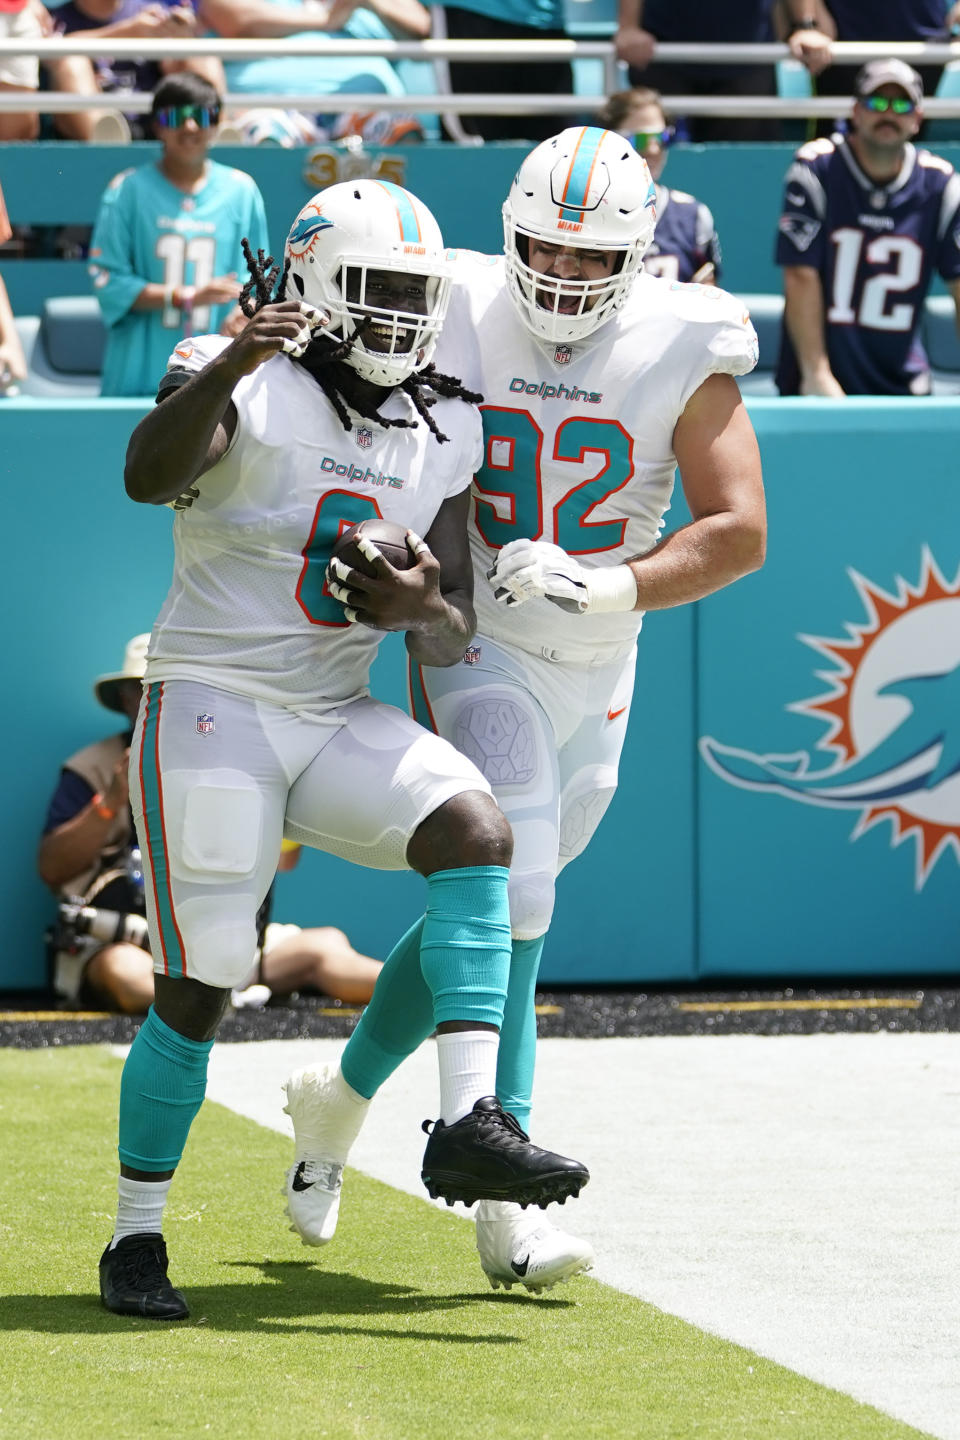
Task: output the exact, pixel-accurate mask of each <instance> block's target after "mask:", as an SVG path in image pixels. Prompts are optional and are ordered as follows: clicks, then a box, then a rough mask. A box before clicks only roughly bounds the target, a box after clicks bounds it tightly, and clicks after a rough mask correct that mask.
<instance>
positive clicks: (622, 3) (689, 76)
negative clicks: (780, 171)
mask: <svg viewBox="0 0 960 1440" xmlns="http://www.w3.org/2000/svg"><path fill="white" fill-rule="evenodd" d="M787 3H788V4H789V5H790V6H792V5H794V4H798V3H799V0H787ZM774 39H775V34H774V28H773V0H741V3H740V4H738V5H716V4H704V3H703V0H619V9H618V17H617V33H616V36H615V40H614V44H615V46H616V52H617V55H618V57H619V58H620V59H621V60H625V61H626V62H627V65H628V67H629V76H630V83H631V85H648V86H650V87H651V88H654V87H655V88H656V89H658V90H660V91H662V92H663V93H664V94H665V95H668V96H669V95H671V94H674V95H704V96H710V97H711V98H713V97H714V96H735V97H736V96H751V95H766V96H772V95H775V94H776V91H777V87H776V75H775V72H774V68H773V66H772V65H730V64H725V63H723V64H721V63H717V64H709V65H703V64H696V65H691V64H679V63H677V62H676V61H669V62H661V61H658V60H657V59H656V53H657V46H658V44H659V43H660V42H661V41H662V42H664V43H665V44H666V43H673V44H676V43H686V44H690V43H697V44H704V45H721V44H737V45H759V44H764V43H769V42H770V41H772V40H774ZM684 125H685V128H686V131H687V136H688V138H689V139H690V140H695V141H709V140H776V139H777V138H778V137H779V134H780V128H779V124H778V122H777V121H776V120H765V119H752V118H728V117H724V116H715V115H696V116H689V117H687V118H686V119H685V121H684Z"/></svg>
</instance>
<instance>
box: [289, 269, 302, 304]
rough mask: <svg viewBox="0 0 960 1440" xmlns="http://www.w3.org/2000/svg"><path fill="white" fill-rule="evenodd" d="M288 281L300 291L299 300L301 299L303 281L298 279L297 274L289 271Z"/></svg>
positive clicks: (294, 271)
mask: <svg viewBox="0 0 960 1440" xmlns="http://www.w3.org/2000/svg"><path fill="white" fill-rule="evenodd" d="M290 279H291V280H292V281H293V283H294V285H296V287H297V289H298V290H299V291H300V298H301V299H303V281H302V280H301V279H300V276H299V275H298V274H297V272H296V270H291V271H290Z"/></svg>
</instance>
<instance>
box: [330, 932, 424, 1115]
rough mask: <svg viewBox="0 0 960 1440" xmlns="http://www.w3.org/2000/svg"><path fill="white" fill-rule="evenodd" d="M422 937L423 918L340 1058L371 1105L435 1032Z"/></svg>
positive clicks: (388, 967)
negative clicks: (403, 1065) (421, 947)
mask: <svg viewBox="0 0 960 1440" xmlns="http://www.w3.org/2000/svg"><path fill="white" fill-rule="evenodd" d="M422 935H423V917H422V916H421V918H420V919H419V920H418V921H417V923H416V924H415V925H412V926H411V927H410V929H409V930H408V931H407V933H406V935H404V937H403V939H402V940H399V941H398V942H397V944H396V945H395V946H394V947H393V949H392V950H391V951H390V954H389V955H388V956H387V958H386V960H385V961H384V962H383V969H382V970H381V971H380V974H379V975H378V976H377V983H376V986H375V987H374V991H373V995H372V997H371V999H370V1004H369V1005H368V1006H367V1008H366V1009H365V1010H364V1012H363V1014H362V1015H361V1016H360V1019H359V1021H358V1023H357V1026H356V1028H355V1030H354V1032H353V1034H352V1035H351V1036H350V1039H349V1040H348V1041H347V1045H346V1049H345V1050H344V1052H343V1055H342V1057H341V1059H340V1069H341V1070H342V1072H343V1078H344V1080H346V1082H347V1084H348V1085H350V1086H352V1088H353V1089H354V1090H356V1092H357V1094H358V1095H363V1096H364V1098H365V1099H367V1100H369V1099H370V1098H371V1096H373V1095H375V1094H376V1093H377V1091H378V1090H379V1088H380V1086H381V1085H382V1084H383V1082H384V1080H386V1079H387V1078H388V1077H389V1076H390V1075H392V1074H393V1072H394V1070H396V1068H397V1066H398V1065H401V1064H402V1063H403V1061H404V1060H406V1058H407V1056H408V1055H412V1054H413V1052H414V1050H416V1049H418V1048H419V1046H420V1045H422V1044H423V1042H424V1040H426V1039H427V1037H428V1036H429V1035H432V1033H433V997H432V995H431V994H430V988H429V986H428V985H427V982H426V981H425V980H424V978H423V972H422V970H421V969H420V939H421V936H422Z"/></svg>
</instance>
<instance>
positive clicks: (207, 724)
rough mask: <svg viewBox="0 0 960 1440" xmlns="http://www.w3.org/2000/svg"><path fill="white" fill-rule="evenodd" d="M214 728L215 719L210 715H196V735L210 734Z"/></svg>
mask: <svg viewBox="0 0 960 1440" xmlns="http://www.w3.org/2000/svg"><path fill="white" fill-rule="evenodd" d="M215 728H216V721H215V720H214V718H213V716H212V715H198V716H197V734H198V735H212V734H213V732H214V729H215Z"/></svg>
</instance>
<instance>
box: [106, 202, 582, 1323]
mask: <svg viewBox="0 0 960 1440" xmlns="http://www.w3.org/2000/svg"><path fill="white" fill-rule="evenodd" d="M247 258H248V263H249V264H250V268H251V275H252V279H251V282H250V284H249V285H248V286H247V287H246V289H245V291H244V295H243V308H244V310H245V313H246V314H247V315H248V316H249V317H250V318H249V320H248V323H247V324H246V326H245V327H244V328H243V330H242V331H241V332H240V333H239V334H238V335H237V336H236V338H234V339H233V340H229V339H226V338H225V337H221V336H206V337H202V338H200V339H195V340H190V341H188V342H184V343H181V344H180V345H178V346H177V349H176V351H175V352H174V355H173V357H172V358H171V361H170V366H169V369H168V372H167V375H166V376H165V378H164V380H163V382H161V386H160V393H159V399H160V402H161V403H159V404H158V406H157V407H156V408H155V409H154V411H153V412H152V413H151V414H149V415H148V416H147V417H146V418H145V419H144V420H142V421H141V422H140V424H139V425H138V426H137V428H136V430H135V431H134V434H133V436H132V438H131V441H130V445H129V448H128V452H127V466H126V485H127V491H128V494H130V495H131V497H132V498H133V499H135V500H139V501H143V502H147V503H152V504H172V505H173V506H174V508H175V509H177V511H178V513H177V516H176V519H175V522H174V537H175V561H174V577H173V583H172V586H171V589H170V592H169V594H168V596H167V599H166V602H165V604H164V606H163V608H162V610H161V612H160V615H159V617H158V619H157V622H156V624H155V626H154V629H153V633H152V636H151V640H150V646H149V651H148V658H147V671H146V677H145V681H144V697H143V702H142V704H141V708H140V715H139V718H138V722H137V728H136V732H135V735H134V741H133V745H132V747H131V785H130V790H131V803H132V807H133V812H134V817H135V821H136V825H137V832H138V835H139V838H140V844H141V850H142V854H143V858H144V871H145V879H146V892H147V911H148V918H149V923H150V930H151V940H152V952H153V955H154V959H155V968H156V972H157V973H156V982H155V996H156V998H155V1003H154V1006H153V1008H151V1010H150V1011H149V1012H148V1015H147V1019H146V1021H145V1023H144V1025H143V1027H142V1028H141V1030H140V1031H139V1033H138V1035H137V1038H136V1040H135V1041H134V1043H133V1046H132V1047H131V1050H130V1053H129V1056H128V1058H127V1061H126V1064H125V1066H124V1071H123V1080H122V1086H121V1096H120V1146H119V1153H120V1160H121V1178H120V1181H119V1207H118V1216H117V1224H116V1229H115V1233H114V1236H113V1239H112V1241H111V1243H110V1244H109V1245H108V1246H107V1248H106V1250H105V1252H104V1254H103V1257H102V1259H101V1262H100V1284H101V1296H102V1298H103V1302H104V1304H105V1305H106V1306H107V1307H108V1308H109V1309H111V1310H114V1311H117V1312H118V1313H122V1314H139V1315H148V1316H153V1317H155V1318H164V1319H180V1318H182V1317H183V1316H185V1315H186V1314H187V1313H188V1307H187V1304H186V1301H185V1299H184V1297H183V1295H182V1293H181V1292H180V1291H179V1290H176V1289H175V1288H174V1287H173V1286H172V1285H171V1283H170V1281H169V1279H168V1276H167V1252H166V1246H165V1243H164V1240H163V1237H162V1215H163V1209H164V1204H165V1200H166V1195H167V1191H168V1190H169V1186H170V1180H171V1178H172V1175H173V1172H174V1170H175V1168H176V1166H177V1163H178V1161H179V1159H180V1156H181V1154H182V1151H183V1147H184V1144H185V1143H186V1138H187V1134H188V1132H189V1129H190V1125H191V1123H192V1120H193V1117H194V1115H195V1114H196V1112H197V1110H198V1109H199V1106H200V1104H201V1102H202V1099H203V1093H204V1088H205V1082H206V1067H207V1058H208V1054H209V1051H210V1048H211V1046H212V1044H213V1038H214V1035H215V1033H216V1029H217V1025H218V1023H219V1021H220V1018H221V1016H222V1014H223V1011H224V1009H225V1007H226V1006H227V1004H228V1003H229V999H230V990H231V987H232V986H234V985H236V984H237V983H238V982H239V981H240V979H241V978H242V977H243V976H244V975H245V974H246V972H247V970H248V969H249V966H250V961H251V957H252V955H253V952H254V947H255V944H256V929H255V916H256V912H257V909H258V907H259V905H260V904H261V902H262V900H263V897H264V895H265V893H266V890H267V887H268V886H269V883H270V880H271V879H272V876H273V873H274V871H275V868H276V863H277V859H278V856H279V853H280V846H281V841H282V839H283V838H284V836H286V838H288V839H290V840H294V841H298V842H300V843H302V844H306V845H312V846H314V847H316V848H318V849H321V850H325V851H327V852H329V853H332V854H337V855H340V856H342V857H344V858H345V859H348V860H354V861H357V862H359V863H360V864H364V865H370V866H374V867H377V868H381V869H391V868H392V869H399V868H407V867H409V868H412V869H414V870H417V871H419V872H420V874H422V875H424V876H425V877H426V881H427V892H428V893H427V908H426V914H425V916H424V919H423V921H422V922H421V925H420V926H419V927H418V934H421V935H422V941H423V946H422V949H423V970H422V974H420V973H418V977H417V985H416V987H415V993H414V1006H415V1015H414V1020H413V1022H412V1024H413V1025H419V1005H420V1001H421V995H420V985H421V983H423V980H424V977H425V983H426V985H427V987H428V991H429V993H430V994H431V995H432V996H433V997H434V1010H435V1014H434V1023H435V1027H436V1029H437V1032H438V1055H439V1067H440V1111H441V1118H440V1119H439V1120H438V1121H437V1122H436V1123H435V1124H434V1126H433V1127H432V1130H431V1133H430V1139H429V1141H428V1144H427V1148H426V1151H425V1154H424V1161H423V1179H424V1183H425V1184H426V1186H427V1188H428V1190H429V1191H430V1193H431V1194H433V1195H442V1196H443V1197H444V1198H446V1199H447V1200H448V1201H449V1202H452V1201H453V1200H454V1199H461V1200H473V1199H476V1198H477V1197H491V1198H509V1199H511V1200H516V1201H518V1202H520V1203H522V1204H531V1203H532V1204H537V1205H545V1204H547V1203H548V1202H549V1201H550V1200H551V1199H557V1198H561V1197H563V1196H565V1195H567V1194H576V1193H577V1191H578V1190H579V1189H580V1187H581V1185H583V1184H584V1183H585V1181H586V1180H587V1178H588V1176H587V1172H586V1170H585V1169H584V1167H583V1166H582V1165H579V1164H578V1163H577V1162H576V1161H573V1160H567V1159H565V1158H564V1157H562V1156H559V1155H555V1154H552V1153H551V1152H549V1151H545V1150H540V1149H538V1148H537V1147H536V1146H533V1145H531V1144H530V1142H529V1140H528V1138H527V1137H526V1136H525V1135H524V1133H523V1132H522V1130H521V1129H520V1127H519V1125H518V1124H517V1122H516V1121H515V1120H514V1119H513V1117H512V1116H509V1115H507V1114H506V1113H505V1112H504V1111H503V1110H502V1109H501V1107H500V1106H499V1103H498V1102H497V1101H496V1099H495V1094H494V1092H495V1088H496V1065H497V1047H498V1032H499V1028H500V1023H501V1019H502V1014H503V1005H504V998H505V993H506V988H507V981H508V970H509V963H510V923H509V911H508V901H507V876H508V869H507V867H508V866H509V863H510V858H511V850H512V840H511V835H510V827H509V825H508V823H507V821H506V820H505V819H504V817H503V814H502V812H501V811H500V809H499V808H498V806H497V804H496V802H495V801H494V800H493V798H492V794H491V790H490V785H489V783H488V781H487V780H485V779H484V777H483V776H482V774H481V773H480V771H479V770H478V769H477V768H476V767H475V766H474V765H473V764H472V763H471V762H470V761H469V760H467V759H466V758H465V757H464V756H463V755H462V754H460V753H459V752H458V751H457V750H456V749H454V747H453V746H452V745H451V744H449V742H447V741H445V740H442V739H441V738H439V737H438V736H437V735H436V734H434V733H432V732H430V731H427V730H424V729H422V728H421V727H420V726H419V725H417V724H416V723H415V722H414V721H413V720H411V719H410V718H409V717H408V716H407V715H406V714H404V713H403V712H402V711H400V710H397V709H395V708H394V707H392V706H388V705H384V704H381V703H380V702H378V701H376V700H374V699H373V698H372V697H371V696H370V694H369V690H368V672H369V667H370V664H371V661H372V659H373V657H374V655H375V653H376V649H377V646H378V644H379V643H380V641H381V639H382V638H383V633H384V632H385V631H389V630H397V631H403V632H404V633H405V637H406V645H407V649H408V651H409V653H410V655H411V656H413V657H415V658H416V660H417V662H418V663H423V664H430V665H448V664H452V663H456V661H457V660H458V659H459V658H460V656H461V655H462V654H463V650H464V646H465V645H466V644H467V642H468V641H469V639H470V637H471V635H472V633H473V628H474V613H473V607H472V601H471V591H472V575H471V565H470V555H469V546H468V543H467V538H466V524H465V521H466V513H467V508H468V503H469V484H470V477H471V475H472V473H473V471H474V470H475V469H476V467H477V465H478V463H479V451H480V425H479V420H478V417H477V412H476V410H475V408H474V407H473V406H472V404H470V403H469V402H470V401H471V400H473V399H476V398H477V397H476V396H471V395H470V394H469V393H468V392H466V391H464V389H463V387H462V385H461V384H460V382H459V381H458V380H457V379H455V378H453V377H452V376H450V375H446V374H444V373H442V372H439V371H438V370H437V369H436V368H435V367H434V366H433V363H432V362H433V355H434V352H435V349H436V345H437V340H438V337H439V332H440V327H441V325H442V322H443V318H444V314H445V311H446V308H447V301H448V294H449V289H450V273H449V264H448V262H447V260H446V258H445V253H444V249H443V242H442V240H441V238H440V232H439V230H438V228H437V225H436V222H435V220H434V219H433V216H432V215H431V214H430V212H429V211H428V210H427V209H426V207H425V206H424V205H422V204H421V203H420V201H419V200H417V199H416V198H415V197H414V196H412V195H410V194H409V193H408V192H407V191H405V190H403V189H401V188H400V187H399V186H395V185H390V184H386V183H383V182H379V181H372V180H359V181H351V182H349V183H348V184H342V185H335V186H332V187H330V188H329V189H327V190H325V191H324V192H322V193H321V194H319V195H317V196H315V197H314V198H313V200H311V201H310V202H309V203H308V204H307V205H306V206H305V207H304V209H303V210H302V211H301V213H300V214H299V215H298V216H297V219H296V221H295V222H294V225H293V228H292V230H291V231H290V235H289V237H288V240H287V247H286V263H285V266H284V270H283V276H282V279H281V283H280V286H279V292H278V297H277V299H276V301H275V300H274V297H273V295H272V291H273V285H274V282H275V280H276V275H277V271H276V269H274V270H272V271H271V270H269V267H270V265H271V263H272V262H271V261H269V260H265V258H264V256H263V252H262V251H261V252H260V254H259V256H258V257H256V259H255V258H254V257H253V256H252V254H250V253H249V247H248V252H247ZM368 516H381V517H383V518H384V519H387V520H392V521H396V522H399V523H400V524H402V525H404V526H405V527H407V544H408V547H409V549H410V552H411V556H412V563H411V566H410V568H409V569H407V570H403V571H401V570H397V569H394V568H393V567H392V566H391V565H390V564H389V563H388V562H387V560H386V559H385V558H384V557H383V556H382V555H381V554H380V553H379V552H378V551H377V550H376V549H375V548H374V547H371V546H370V545H369V543H368V544H367V547H366V550H365V552H364V553H365V554H366V556H367V559H368V561H369V562H370V563H371V565H372V567H373V570H374V572H375V573H374V575H373V576H372V577H365V576H364V575H363V574H361V573H360V572H359V571H357V570H351V569H349V568H347V567H345V566H344V565H343V563H342V562H340V561H335V562H333V566H332V567H331V579H332V581H333V585H332V590H333V594H332V595H331V593H330V590H329V589H328V587H327V585H326V583H325V577H326V576H327V568H328V561H329V560H330V554H331V549H332V547H333V545H334V543H335V542H336V540H337V538H338V536H339V535H340V533H341V531H342V530H343V529H344V528H345V527H346V526H349V525H350V524H351V523H353V522H355V521H358V520H360V519H362V518H364V517H368ZM421 534H423V535H425V536H426V540H421V539H420V538H419V536H420V535H421ZM408 951H409V947H408V946H406V947H402V953H403V957H404V964H406V962H407V956H408ZM390 963H391V962H390V960H389V959H388V961H387V964H386V969H387V970H388V971H389V969H390ZM391 990H392V992H393V1002H392V1003H394V1004H399V1010H400V1012H402V1011H403V1010H404V1009H405V1005H404V1002H403V1000H402V998H399V1000H398V996H397V993H396V987H393V986H391ZM431 1028H433V1026H431ZM301 1088H303V1089H304V1090H305V1091H306V1092H307V1093H311V1085H310V1082H309V1081H307V1082H305V1084H304V1086H303V1087H301ZM288 1089H289V1090H290V1098H291V1102H293V1099H294V1090H293V1088H292V1087H288ZM337 1094H338V1096H339V1098H340V1099H341V1100H343V1101H344V1103H345V1104H346V1106H347V1108H348V1109H353V1110H355V1111H359V1112H361V1113H362V1109H363V1107H364V1104H365V1097H364V1096H362V1095H360V1094H356V1093H354V1092H353V1091H352V1090H350V1089H348V1088H347V1087H346V1086H343V1085H341V1087H340V1089H339V1090H338V1091H337ZM295 1119H296V1116H295ZM298 1140H299V1142H300V1143H301V1145H302V1146H303V1147H304V1153H303V1155H302V1157H301V1160H300V1162H299V1163H298V1164H297V1166H296V1167H294V1170H293V1171H292V1172H291V1176H290V1181H289V1183H290V1187H291V1191H292V1193H295V1194H296V1195H297V1196H298V1197H300V1198H301V1199H303V1200H304V1203H306V1204H308V1205H309V1200H310V1196H311V1194H312V1192H313V1190H314V1188H315V1186H317V1185H319V1186H320V1189H321V1191H323V1190H324V1187H325V1186H328V1185H329V1184H330V1183H331V1171H330V1157H329V1155H328V1154H327V1153H326V1150H325V1152H324V1154H323V1156H318V1155H317V1154H316V1153H315V1150H314V1149H312V1148H311V1142H310V1136H309V1133H307V1134H304V1132H303V1127H302V1126H301V1127H299V1131H298ZM333 1159H334V1162H335V1161H336V1156H334V1157H333ZM321 1160H322V1162H323V1163H322V1164H319V1163H318V1162H319V1161H321ZM324 1193H325V1192H324ZM324 1203H325V1206H326V1208H327V1209H329V1205H328V1204H327V1202H324Z"/></svg>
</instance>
